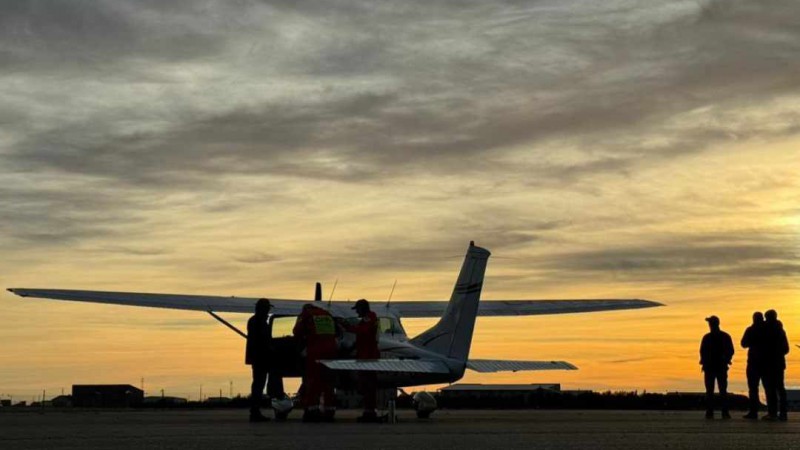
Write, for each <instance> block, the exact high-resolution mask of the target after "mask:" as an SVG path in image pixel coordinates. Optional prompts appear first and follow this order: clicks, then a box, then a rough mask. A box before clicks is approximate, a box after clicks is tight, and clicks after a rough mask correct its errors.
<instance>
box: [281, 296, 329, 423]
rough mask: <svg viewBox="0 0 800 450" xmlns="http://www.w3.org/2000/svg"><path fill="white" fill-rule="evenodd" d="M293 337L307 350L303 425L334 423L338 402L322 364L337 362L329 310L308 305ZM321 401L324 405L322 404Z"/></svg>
mask: <svg viewBox="0 0 800 450" xmlns="http://www.w3.org/2000/svg"><path fill="white" fill-rule="evenodd" d="M292 334H294V336H295V337H296V338H298V339H300V340H301V341H302V342H304V343H305V346H306V363H305V372H304V373H303V408H304V409H305V410H304V412H303V421H304V422H320V421H329V422H331V421H333V419H334V416H335V414H336V398H335V396H334V392H333V384H332V383H331V382H330V380H329V379H327V378H326V377H324V373H323V372H324V368H323V366H322V364H320V362H319V361H320V360H324V359H336V357H337V356H338V350H339V346H338V344H337V342H336V322H335V320H334V319H333V316H332V315H331V314H330V313H329V312H328V311H326V310H324V309H322V308H320V307H318V306H316V305H312V304H311V303H307V304H305V305H303V310H302V312H301V313H300V315H299V316H297V322H295V325H294V329H293V330H292ZM320 398H321V400H322V401H321V402H320Z"/></svg>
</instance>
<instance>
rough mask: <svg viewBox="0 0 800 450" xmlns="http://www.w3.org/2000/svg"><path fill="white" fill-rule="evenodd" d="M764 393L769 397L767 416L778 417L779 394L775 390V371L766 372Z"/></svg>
mask: <svg viewBox="0 0 800 450" xmlns="http://www.w3.org/2000/svg"><path fill="white" fill-rule="evenodd" d="M764 393H765V394H766V397H767V416H768V417H777V415H778V392H777V390H776V388H775V372H774V371H773V370H767V371H765V372H764Z"/></svg>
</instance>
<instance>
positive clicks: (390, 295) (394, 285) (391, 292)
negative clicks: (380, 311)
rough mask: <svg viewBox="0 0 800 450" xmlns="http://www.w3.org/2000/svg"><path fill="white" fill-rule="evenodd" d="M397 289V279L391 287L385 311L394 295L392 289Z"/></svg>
mask: <svg viewBox="0 0 800 450" xmlns="http://www.w3.org/2000/svg"><path fill="white" fill-rule="evenodd" d="M396 287H397V278H395V280H394V284H393V285H392V290H391V291H389V298H388V299H386V309H389V305H390V304H391V303H392V295H393V294H394V288H396Z"/></svg>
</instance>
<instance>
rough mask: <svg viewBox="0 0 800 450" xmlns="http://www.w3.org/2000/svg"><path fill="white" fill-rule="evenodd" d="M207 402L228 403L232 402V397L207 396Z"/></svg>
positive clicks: (213, 403)
mask: <svg viewBox="0 0 800 450" xmlns="http://www.w3.org/2000/svg"><path fill="white" fill-rule="evenodd" d="M205 402H206V404H209V405H228V404H230V403H231V399H230V398H228V397H207V398H206V401H205Z"/></svg>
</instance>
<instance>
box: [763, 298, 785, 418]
mask: <svg viewBox="0 0 800 450" xmlns="http://www.w3.org/2000/svg"><path fill="white" fill-rule="evenodd" d="M764 319H765V320H764V357H763V360H762V364H763V366H762V370H763V373H764V391H765V392H766V394H767V415H766V416H764V419H765V420H781V421H785V420H787V415H786V409H787V408H786V386H785V385H784V373H785V371H786V354H787V353H789V340H788V339H787V338H786V331H784V329H783V324H782V323H781V321H780V320H778V313H777V312H775V310H774V309H771V310H769V311H767V312H765V313H764Z"/></svg>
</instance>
